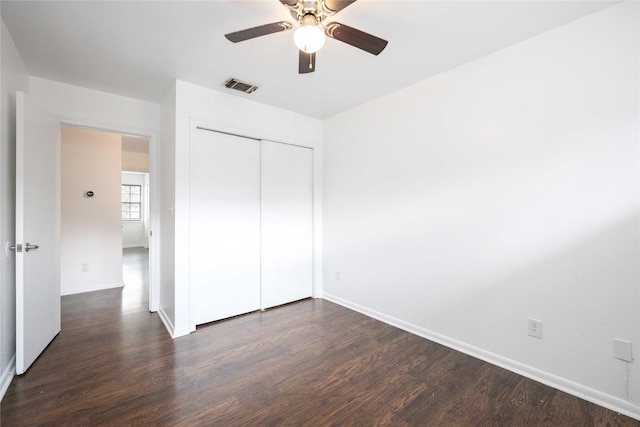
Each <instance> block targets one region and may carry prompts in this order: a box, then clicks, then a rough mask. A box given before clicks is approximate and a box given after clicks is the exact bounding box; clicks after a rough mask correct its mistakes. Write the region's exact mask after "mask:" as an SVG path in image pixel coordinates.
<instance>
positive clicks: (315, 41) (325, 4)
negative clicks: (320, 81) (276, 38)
mask: <svg viewBox="0 0 640 427" xmlns="http://www.w3.org/2000/svg"><path fill="white" fill-rule="evenodd" d="M279 1H280V3H282V4H283V5H284V6H285V7H287V8H288V9H289V12H290V13H291V16H292V17H293V19H295V21H296V22H295V23H291V22H288V21H280V22H273V23H271V24H265V25H260V26H258V27H252V28H247V29H246V30H241V31H236V32H234V33H229V34H225V35H224V36H225V37H226V38H227V39H228V40H230V41H232V42H234V43H238V42H241V41H245V40H249V39H253V38H256V37H261V36H266V35H268V34H273V33H277V32H281V31H287V30H291V29H292V28H295V29H296V30H295V33H294V34H293V39H294V42H295V44H296V46H297V47H298V49H299V50H300V53H299V60H298V72H299V73H300V74H306V73H312V72H314V71H315V69H316V52H317V51H318V50H319V49H320V48H321V47H322V46H323V45H324V41H325V36H328V37H330V38H332V39H335V40H339V41H341V42H344V43H347V44H350V45H351V46H355V47H357V48H359V49H362V50H364V51H367V52H369V53H372V54H374V55H378V54H379V53H380V52H382V51H383V50H384V48H385V47H386V46H387V43H388V42H387V41H386V40H383V39H381V38H379V37H376V36H373V35H371V34H368V33H365V32H364V31H360V30H358V29H355V28H353V27H349V26H347V25H344V24H340V23H338V22H330V23H328V24H325V23H324V21H325V19H327V18H329V17H331V16H333V15H335V14H336V13H338V12H340V11H341V10H342V9H344V8H345V7H347V6H349V5H350V4H352V3H355V2H356V0H346V1H340V0H314V1H303V0H279Z"/></svg>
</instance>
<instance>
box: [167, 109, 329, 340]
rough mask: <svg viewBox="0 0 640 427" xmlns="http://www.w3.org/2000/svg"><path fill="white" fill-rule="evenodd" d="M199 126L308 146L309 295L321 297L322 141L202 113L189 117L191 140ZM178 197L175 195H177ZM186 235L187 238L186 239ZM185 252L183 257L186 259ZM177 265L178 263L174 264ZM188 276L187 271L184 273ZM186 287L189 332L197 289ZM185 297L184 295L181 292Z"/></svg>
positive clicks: (254, 137) (186, 214) (183, 240)
mask: <svg viewBox="0 0 640 427" xmlns="http://www.w3.org/2000/svg"><path fill="white" fill-rule="evenodd" d="M198 128H200V129H206V130H210V131H215V132H221V133H228V134H231V135H236V136H240V137H245V138H252V139H259V140H264V141H271V142H277V143H281V144H288V145H294V146H299V147H304V148H310V149H311V150H312V162H313V166H312V185H313V190H312V198H313V218H312V222H313V232H312V245H313V251H312V252H313V254H312V257H313V273H312V295H311V296H312V298H321V297H322V280H323V278H322V146H321V143H320V142H319V143H314V142H310V141H305V140H302V139H300V138H296V137H292V136H288V135H283V134H274V133H270V132H265V131H261V130H256V129H253V128H249V127H236V126H233V125H229V124H228V123H220V122H218V121H216V120H210V119H207V118H202V117H192V118H191V119H190V123H189V129H190V140H193V138H194V137H195V133H196V132H197V130H198ZM176 197H177V195H176ZM189 214H190V213H189V203H187V210H186V211H185V212H184V216H186V217H187V218H188V217H189ZM185 239H186V241H185ZM188 240H189V236H188V235H186V236H184V235H183V236H182V242H184V244H185V245H186V247H187V248H188V247H189V242H188ZM187 256H188V254H186V256H185V257H184V258H185V259H186V257H187ZM176 267H178V266H177V265H176ZM186 277H188V274H187V275H186ZM188 285H189V286H187V288H188V289H189V293H188V298H187V299H186V301H185V300H184V299H183V300H182V301H185V302H188V304H189V313H190V316H189V329H190V331H191V332H193V331H195V330H196V317H195V315H194V314H195V313H194V311H193V309H194V307H195V306H196V305H195V299H196V298H197V294H196V292H194V290H192V289H191V288H190V284H188ZM184 296H185V297H186V296H187V295H184ZM178 299H182V298H180V297H179V296H178V295H176V305H178V304H179V302H178Z"/></svg>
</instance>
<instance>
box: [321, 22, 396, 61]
mask: <svg viewBox="0 0 640 427" xmlns="http://www.w3.org/2000/svg"><path fill="white" fill-rule="evenodd" d="M325 32H326V33H327V36H329V37H331V38H334V39H336V40H340V41H341V42H344V43H347V44H350V45H351V46H355V47H357V48H359V49H362V50H365V51H367V52H369V53H372V54H374V55H378V54H379V53H380V52H382V51H383V50H384V48H385V47H387V43H389V42H388V41H386V40H383V39H381V38H379V37H376V36H373V35H371V34H368V33H365V32H364V31H360V30H357V29H355V28H353V27H349V26H347V25H344V24H339V23H337V22H332V23H330V24H329V25H327V29H326V30H325Z"/></svg>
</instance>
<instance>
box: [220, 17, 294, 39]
mask: <svg viewBox="0 0 640 427" xmlns="http://www.w3.org/2000/svg"><path fill="white" fill-rule="evenodd" d="M291 28H293V24H292V23H291V22H287V21H280V22H272V23H271V24H265V25H260V26H259V27H253V28H247V29H246V30H240V31H236V32H235V33H229V34H225V35H224V36H225V37H226V38H227V40H229V41H232V42H234V43H238V42H242V41H245V40H249V39H253V38H256V37H260V36H266V35H267V34H273V33H277V32H280V31H286V30H290V29H291Z"/></svg>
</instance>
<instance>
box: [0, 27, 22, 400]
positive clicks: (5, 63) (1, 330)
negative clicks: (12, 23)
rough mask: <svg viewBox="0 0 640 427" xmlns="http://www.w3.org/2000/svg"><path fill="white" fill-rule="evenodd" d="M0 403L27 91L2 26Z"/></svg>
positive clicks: (7, 376) (8, 342) (10, 364)
mask: <svg viewBox="0 0 640 427" xmlns="http://www.w3.org/2000/svg"><path fill="white" fill-rule="evenodd" d="M0 42H1V48H0V52H1V55H0V80H1V85H2V91H1V95H0V115H1V122H0V245H1V247H2V248H1V252H2V253H0V280H1V281H0V399H1V398H2V396H4V393H5V391H6V390H7V388H8V387H9V383H10V381H11V379H12V378H13V374H14V372H15V358H14V357H15V352H16V323H15V318H16V310H15V301H16V294H15V280H16V274H15V273H16V270H15V256H14V255H13V253H11V254H10V255H9V256H8V257H7V256H5V253H4V252H5V251H4V248H5V243H6V242H11V243H12V244H13V243H15V217H16V216H15V211H16V200H15V186H16V180H15V170H16V169H15V164H16V144H15V141H16V91H18V90H20V91H24V92H28V91H29V79H28V76H27V71H26V68H25V66H24V64H23V62H22V59H21V58H20V55H19V54H18V51H17V50H16V47H15V45H14V43H13V40H12V39H11V36H10V35H9V33H8V32H7V29H6V28H5V25H4V21H3V22H2V32H1V33H0Z"/></svg>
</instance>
